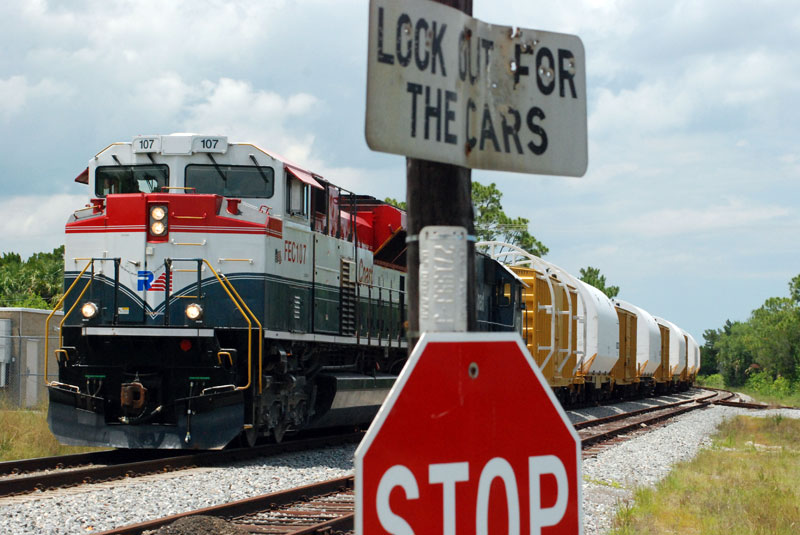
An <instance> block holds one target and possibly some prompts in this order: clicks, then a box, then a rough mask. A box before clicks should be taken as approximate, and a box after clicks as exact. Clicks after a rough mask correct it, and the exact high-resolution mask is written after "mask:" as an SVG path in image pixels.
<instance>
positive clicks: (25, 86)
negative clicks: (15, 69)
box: [0, 75, 73, 120]
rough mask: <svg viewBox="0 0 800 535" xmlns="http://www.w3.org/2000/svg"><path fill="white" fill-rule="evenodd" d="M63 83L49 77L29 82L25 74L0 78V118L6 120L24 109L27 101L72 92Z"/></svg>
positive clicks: (62, 95)
mask: <svg viewBox="0 0 800 535" xmlns="http://www.w3.org/2000/svg"><path fill="white" fill-rule="evenodd" d="M72 92H73V91H72V90H71V89H70V88H69V87H68V86H66V85H65V84H59V83H57V82H54V81H53V80H51V79H49V78H44V79H42V80H40V81H39V82H38V83H35V84H31V83H29V82H28V78H27V77H26V76H20V75H16V76H11V77H9V78H7V79H5V80H3V79H0V118H2V119H4V120H8V119H10V118H11V117H13V116H15V115H18V114H20V113H22V112H23V111H24V108H25V107H26V105H27V104H28V102H29V101H34V103H35V101H36V100H40V99H49V98H52V97H65V96H69V95H70V94H72Z"/></svg>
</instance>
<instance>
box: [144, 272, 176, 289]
mask: <svg viewBox="0 0 800 535" xmlns="http://www.w3.org/2000/svg"><path fill="white" fill-rule="evenodd" d="M172 280H173V279H172V277H170V279H169V293H172ZM166 286H167V273H166V272H164V273H162V274H161V275H159V276H158V278H157V279H156V280H154V281H153V283H152V284H151V285H150V288H148V289H147V291H148V292H163V291H164V289H165V288H166Z"/></svg>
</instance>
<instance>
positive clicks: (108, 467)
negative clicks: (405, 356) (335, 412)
mask: <svg viewBox="0 0 800 535" xmlns="http://www.w3.org/2000/svg"><path fill="white" fill-rule="evenodd" d="M363 436H364V433H363V432H358V433H347V434H339V435H322V436H310V437H304V438H298V439H296V440H291V441H285V442H282V443H280V444H266V445H263V446H257V447H254V448H239V449H232V450H221V451H202V452H196V453H192V452H164V451H150V450H146V451H144V452H142V451H140V450H133V451H131V450H128V451H125V450H111V451H103V452H93V453H89V454H77V455H68V456H61V457H49V458H41V459H29V460H26V461H10V462H7V463H2V466H0V470H1V471H0V476H3V475H4V476H6V477H4V478H3V479H0V497H3V496H14V495H20V494H28V493H31V492H35V491H37V490H50V489H55V488H63V487H73V486H77V485H84V484H90V483H99V482H103V481H111V480H115V479H122V478H129V477H138V476H144V475H149V474H156V473H163V472H172V471H176V470H184V469H188V468H196V467H199V466H214V465H219V464H223V463H230V462H236V461H244V460H249V459H255V458H258V457H266V456H272V455H278V454H281V453H286V452H290V451H301V450H308V449H315V448H321V447H325V446H332V445H338V444H346V443H357V442H359V441H360V440H361V439H362V438H363ZM142 457H145V459H144V460H142ZM67 467H77V468H75V469H65V468H67ZM41 470H53V471H52V472H46V473H36V474H31V475H25V473H26V472H34V471H41ZM19 474H22V475H19ZM9 476H13V477H9Z"/></svg>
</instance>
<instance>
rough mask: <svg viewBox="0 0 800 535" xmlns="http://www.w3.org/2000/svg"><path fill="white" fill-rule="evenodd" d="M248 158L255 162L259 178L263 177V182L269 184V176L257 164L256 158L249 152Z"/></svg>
mask: <svg viewBox="0 0 800 535" xmlns="http://www.w3.org/2000/svg"><path fill="white" fill-rule="evenodd" d="M250 159H251V160H253V163H254V164H255V166H256V169H258V174H260V175H261V178H262V179H264V183H265V184H269V177H268V176H267V174H266V173H265V172H264V170H263V169H262V168H261V166H260V165H258V160H256V157H255V156H253V155H252V154H251V155H250Z"/></svg>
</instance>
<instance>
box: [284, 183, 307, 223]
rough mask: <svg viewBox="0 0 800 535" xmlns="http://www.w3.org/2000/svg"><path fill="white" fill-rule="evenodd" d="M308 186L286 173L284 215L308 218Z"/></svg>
mask: <svg viewBox="0 0 800 535" xmlns="http://www.w3.org/2000/svg"><path fill="white" fill-rule="evenodd" d="M309 200H310V199H309V191H308V186H307V185H306V184H304V183H303V182H300V181H299V180H298V179H297V178H295V177H293V176H292V175H291V174H289V173H286V213H287V214H289V215H292V216H295V217H308V205H309Z"/></svg>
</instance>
